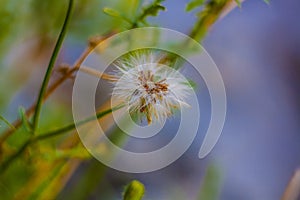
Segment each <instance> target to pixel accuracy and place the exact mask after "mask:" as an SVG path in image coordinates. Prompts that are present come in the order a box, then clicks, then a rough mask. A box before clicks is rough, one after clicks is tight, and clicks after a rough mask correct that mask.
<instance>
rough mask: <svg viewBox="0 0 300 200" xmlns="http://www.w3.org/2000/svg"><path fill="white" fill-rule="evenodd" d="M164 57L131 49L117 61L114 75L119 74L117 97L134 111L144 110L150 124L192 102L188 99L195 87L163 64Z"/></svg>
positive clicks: (137, 112)
mask: <svg viewBox="0 0 300 200" xmlns="http://www.w3.org/2000/svg"><path fill="white" fill-rule="evenodd" d="M160 60H161V57H160V56H158V55H157V54H155V53H153V52H149V51H145V52H144V51H143V52H136V53H131V54H130V55H129V56H128V57H127V58H124V59H119V60H117V61H116V63H115V66H116V68H117V71H115V74H114V76H116V77H117V78H118V81H117V82H116V83H115V88H114V98H118V100H120V101H121V102H122V103H124V104H125V105H128V109H129V112H130V113H131V114H135V113H136V114H142V115H144V116H145V117H146V118H147V122H148V124H150V123H152V121H153V119H156V120H157V121H163V120H164V119H166V118H168V117H169V116H171V115H172V114H173V112H174V110H176V109H179V108H180V107H181V106H188V104H187V103H186V102H185V99H186V97H187V96H188V95H189V94H190V92H191V90H192V88H191V86H190V85H189V83H188V81H187V80H186V79H185V78H184V77H183V76H182V75H181V74H180V73H179V72H177V71H176V70H174V69H172V68H171V67H168V66H165V65H162V64H159V61H160Z"/></svg>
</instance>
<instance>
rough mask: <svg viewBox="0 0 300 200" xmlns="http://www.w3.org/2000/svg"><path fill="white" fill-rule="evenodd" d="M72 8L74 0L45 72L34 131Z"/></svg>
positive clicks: (35, 116)
mask: <svg viewBox="0 0 300 200" xmlns="http://www.w3.org/2000/svg"><path fill="white" fill-rule="evenodd" d="M72 8H73V0H69V6H68V10H67V14H66V18H65V21H64V24H63V27H62V30H61V32H60V34H59V37H58V40H57V42H56V45H55V47H54V50H53V53H52V56H51V58H50V62H49V65H48V68H47V71H46V74H45V77H44V80H43V83H42V87H41V89H40V92H39V96H38V99H37V104H36V109H35V112H34V116H33V124H32V125H33V126H32V130H33V133H35V131H36V129H37V126H38V122H39V116H40V112H41V107H42V101H43V98H44V95H45V93H46V89H47V86H48V83H49V80H50V77H51V74H52V71H53V67H54V64H55V62H56V59H57V56H58V53H59V50H60V48H61V46H62V42H63V40H64V38H65V35H66V32H67V27H68V24H69V22H70V19H71V13H72Z"/></svg>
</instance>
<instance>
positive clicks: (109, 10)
mask: <svg viewBox="0 0 300 200" xmlns="http://www.w3.org/2000/svg"><path fill="white" fill-rule="evenodd" d="M103 12H104V13H105V14H107V15H109V16H111V17H118V18H120V17H122V16H121V14H120V13H119V11H117V10H115V9H112V8H107V7H106V8H103Z"/></svg>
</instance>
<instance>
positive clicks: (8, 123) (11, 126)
mask: <svg viewBox="0 0 300 200" xmlns="http://www.w3.org/2000/svg"><path fill="white" fill-rule="evenodd" d="M0 120H1V121H3V122H4V123H5V124H6V125H7V126H9V127H10V128H11V129H13V130H16V128H15V127H14V126H13V125H12V124H11V123H10V122H9V121H8V120H7V119H5V118H4V117H3V116H1V115H0Z"/></svg>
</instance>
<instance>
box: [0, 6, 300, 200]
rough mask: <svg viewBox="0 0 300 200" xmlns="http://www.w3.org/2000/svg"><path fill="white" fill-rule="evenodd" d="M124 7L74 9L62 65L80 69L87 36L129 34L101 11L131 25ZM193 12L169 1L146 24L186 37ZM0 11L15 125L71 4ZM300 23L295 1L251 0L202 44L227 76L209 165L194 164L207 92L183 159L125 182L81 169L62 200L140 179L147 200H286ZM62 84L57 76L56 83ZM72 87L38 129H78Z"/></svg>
mask: <svg viewBox="0 0 300 200" xmlns="http://www.w3.org/2000/svg"><path fill="white" fill-rule="evenodd" d="M127 3H128V2H126V1H116V0H114V1H109V2H108V1H104V0H90V1H86V0H78V1H76V7H75V12H74V14H73V17H72V21H71V24H70V29H69V32H68V33H67V38H66V40H65V43H64V45H63V48H62V51H61V53H60V56H59V60H58V63H73V62H74V61H75V60H76V58H77V57H78V56H79V55H80V53H81V52H82V51H83V50H84V48H85V46H86V44H87V40H88V38H89V37H91V36H94V35H101V34H104V33H107V32H109V31H110V30H117V31H121V30H124V29H126V28H128V24H126V23H125V22H124V21H123V20H120V19H116V18H112V17H110V16H107V15H105V14H103V12H102V9H103V8H104V7H107V6H110V7H113V8H116V9H118V10H122V12H123V11H124V13H126V14H127V16H130V15H131V14H132V12H131V10H130V8H131V7H130V6H127ZM186 3H188V0H178V1H165V2H164V3H163V5H164V6H165V7H166V8H167V11H165V12H161V13H160V14H159V16H158V17H151V18H150V20H149V22H150V23H151V24H154V25H157V26H160V27H165V28H170V29H174V30H177V31H180V32H183V33H188V32H189V30H190V29H191V27H193V24H194V22H195V21H196V17H195V14H196V12H197V10H195V11H193V12H189V13H186V12H185V11H184V8H185V5H186ZM0 5H1V6H0V25H1V27H0V59H1V60H0V64H1V65H0V114H1V115H3V116H5V117H6V118H7V119H8V120H10V121H13V120H14V119H16V118H17V116H18V108H19V106H23V107H25V108H26V107H28V106H30V105H31V104H32V103H33V102H34V101H35V99H36V96H37V94H38V90H39V88H40V84H41V81H42V79H43V75H44V73H45V70H46V66H47V64H48V61H49V57H50V56H51V53H52V50H53V47H54V44H55V41H56V38H57V35H58V33H59V30H60V27H61V24H62V19H63V16H64V15H65V11H66V7H67V1H59V0H55V1H37V0H35V1H34V0H25V1H22V2H20V1H17V0H0ZM299 18H300V1H298V0H285V1H280V0H271V2H270V4H269V5H267V4H265V3H264V2H263V1H261V0H246V1H245V2H244V3H243V4H242V7H241V8H235V9H234V10H232V11H231V12H230V13H229V14H228V15H226V16H225V17H224V18H222V19H220V20H219V21H218V22H217V23H216V24H215V25H214V26H213V27H212V28H211V29H210V31H209V33H208V34H207V36H206V38H205V39H204V41H203V43H202V44H203V46H204V47H205V49H206V50H207V51H208V53H209V54H210V55H211V57H212V58H213V60H214V61H215V63H216V64H217V66H218V67H219V70H220V72H221V74H222V76H223V79H224V83H225V87H226V90H227V91H226V92H227V98H228V99H227V100H228V111H227V119H226V122H225V126H224V130H223V133H222V136H221V138H220V140H219V141H218V143H217V145H216V146H215V148H214V149H213V151H212V152H211V153H210V154H209V156H208V157H206V158H205V159H202V160H200V159H198V156H197V153H198V151H199V148H200V145H201V143H202V140H203V137H204V132H205V130H206V128H207V123H208V119H209V107H208V106H209V98H208V94H207V92H206V89H205V87H202V86H201V84H200V85H199V86H198V87H197V90H198V95H199V99H202V101H201V102H202V103H200V104H201V105H200V106H201V115H202V116H203V123H202V122H201V123H202V124H201V126H200V129H199V133H198V135H197V138H196V139H195V141H194V143H193V144H192V146H191V147H190V149H189V150H188V151H187V152H186V153H185V154H184V155H183V156H182V157H181V158H180V159H179V160H177V161H176V162H174V163H173V164H172V165H170V166H168V167H166V168H164V169H162V170H159V171H156V172H151V173H146V174H128V173H122V172H118V171H115V170H113V169H109V168H107V167H105V166H103V165H102V164H101V163H99V162H98V161H96V160H94V159H92V158H91V159H88V160H85V161H83V162H81V164H80V165H79V166H78V168H76V170H75V171H74V173H73V175H72V176H71V177H70V179H69V180H68V181H67V184H66V186H65V187H64V189H63V190H62V191H61V192H60V194H59V195H58V197H57V198H58V199H120V198H121V197H120V194H121V193H122V190H123V188H122V187H123V186H124V185H125V184H126V183H128V182H129V181H130V180H132V179H138V180H140V181H141V182H143V183H144V184H145V187H146V194H145V198H144V199H146V200H150V199H163V200H169V199H170V200H171V199H197V197H198V196H199V192H200V191H203V190H204V189H207V188H205V187H208V189H207V190H213V191H214V193H216V194H217V199H224V200H232V199H234V200H235V199H237V200H240V199H242V200H274V199H280V197H281V195H282V194H283V192H284V189H285V187H286V185H287V183H288V181H289V179H290V178H291V176H292V175H293V173H294V171H295V170H296V169H297V168H298V167H300V133H299V130H300V123H299V122H300V106H299V101H300V79H299V76H300V24H299ZM60 75H61V74H60V72H59V70H58V69H56V71H55V72H54V77H59V76H60ZM71 88H72V81H71V80H69V81H67V82H66V83H65V84H64V85H63V86H62V87H61V88H60V89H58V90H57V92H55V94H54V95H53V96H52V97H51V98H50V99H49V100H48V101H47V103H46V104H45V109H43V113H42V117H43V120H42V125H41V128H44V129H47V128H50V127H60V126H61V125H63V124H65V123H66V122H70V121H71V120H72V113H71V94H72V93H71V92H72V90H71ZM1 125H2V126H1V127H0V130H4V129H5V127H4V126H3V124H1ZM15 137H19V136H18V135H17V136H15ZM11 140H13V139H11ZM103 171H105V173H102V172H103ZM20 173H21V172H20ZM45 174H47V171H45ZM6 180H8V179H2V180H1V181H0V189H1V191H2V192H3V191H5V193H6V197H9V196H10V195H9V193H11V192H13V189H11V188H9V186H6V185H9V184H12V183H8V182H6ZM205 180H206V181H205ZM207 180H210V181H208V183H207ZM205 183H207V185H208V186H206V185H205ZM203 188H204V189H203ZM204 193H205V192H204ZM3 194H4V193H3ZM0 197H1V193H0ZM203 199H206V198H205V195H204V197H203ZM207 199H208V198H207Z"/></svg>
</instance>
